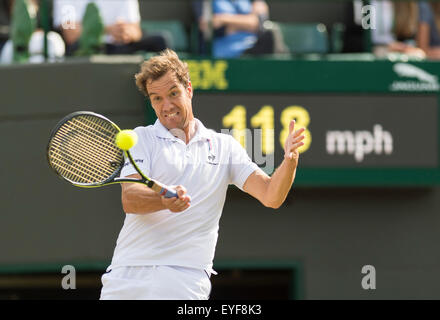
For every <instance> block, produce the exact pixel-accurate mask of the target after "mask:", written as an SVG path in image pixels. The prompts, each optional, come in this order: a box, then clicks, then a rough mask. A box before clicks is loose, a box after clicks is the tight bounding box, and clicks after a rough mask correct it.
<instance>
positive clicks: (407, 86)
mask: <svg viewBox="0 0 440 320" xmlns="http://www.w3.org/2000/svg"><path fill="white" fill-rule="evenodd" d="M393 71H394V72H395V73H397V75H398V76H399V77H402V78H416V79H417V80H418V81H414V80H405V81H403V80H398V81H394V82H393V83H392V84H391V86H390V90H391V91H437V90H439V87H440V86H439V83H438V77H437V76H435V75H432V74H430V73H428V72H426V71H425V70H423V69H420V68H419V67H416V66H413V65H412V64H409V63H403V62H399V63H396V64H394V65H393Z"/></svg>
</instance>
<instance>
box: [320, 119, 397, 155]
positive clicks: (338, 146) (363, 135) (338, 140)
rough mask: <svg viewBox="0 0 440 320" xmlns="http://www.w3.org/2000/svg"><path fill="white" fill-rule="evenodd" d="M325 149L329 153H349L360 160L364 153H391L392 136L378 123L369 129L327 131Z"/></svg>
mask: <svg viewBox="0 0 440 320" xmlns="http://www.w3.org/2000/svg"><path fill="white" fill-rule="evenodd" d="M326 149H327V153H329V154H335V153H337V154H340V155H343V154H350V155H353V156H354V158H355V160H356V162H362V161H363V160H364V157H365V155H368V154H371V153H374V154H377V155H381V154H387V155H389V154H391V153H393V136H392V135H391V133H390V132H388V131H384V130H383V128H382V126H381V125H380V124H376V125H374V127H373V132H370V131H354V132H353V131H348V130H345V131H327V135H326Z"/></svg>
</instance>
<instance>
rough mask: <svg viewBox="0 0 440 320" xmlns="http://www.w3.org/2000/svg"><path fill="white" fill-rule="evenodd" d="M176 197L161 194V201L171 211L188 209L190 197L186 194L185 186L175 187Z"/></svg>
mask: <svg viewBox="0 0 440 320" xmlns="http://www.w3.org/2000/svg"><path fill="white" fill-rule="evenodd" d="M175 190H176V192H177V196H178V197H177V198H176V197H173V198H165V197H164V196H162V197H161V198H162V203H163V204H164V206H165V207H166V208H167V209H168V210H170V211H172V212H181V211H184V210H186V209H188V208H189V207H190V205H191V197H190V196H189V195H187V194H186V188H185V187H183V186H177V187H175Z"/></svg>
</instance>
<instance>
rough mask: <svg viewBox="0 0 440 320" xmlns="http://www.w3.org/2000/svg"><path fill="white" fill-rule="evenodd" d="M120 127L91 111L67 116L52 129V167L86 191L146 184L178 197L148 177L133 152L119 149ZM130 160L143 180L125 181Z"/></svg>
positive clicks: (160, 192) (169, 195) (49, 145)
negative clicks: (126, 166) (117, 136)
mask: <svg viewBox="0 0 440 320" xmlns="http://www.w3.org/2000/svg"><path fill="white" fill-rule="evenodd" d="M120 131H121V129H119V127H118V126H117V125H116V124H115V123H113V122H112V121H110V120H109V119H107V118H106V117H104V116H102V115H100V114H97V113H94V112H88V111H79V112H74V113H71V114H69V115H67V116H66V117H64V118H63V119H62V120H61V121H60V122H59V123H58V124H57V125H56V126H55V128H54V129H53V130H52V132H51V135H50V139H49V144H48V146H47V159H48V161H49V165H50V167H51V168H52V169H53V170H54V171H55V172H56V173H57V174H58V175H59V176H60V177H61V178H63V179H64V180H66V181H68V182H70V183H71V184H73V185H74V186H77V187H83V188H92V187H102V186H106V185H110V184H114V183H126V182H130V183H133V182H135V183H143V184H145V185H147V186H148V187H150V188H151V189H153V190H154V191H156V192H157V193H159V194H160V195H163V196H165V197H166V198H173V197H177V193H176V191H175V190H172V189H168V188H166V187H165V186H163V185H161V184H160V183H159V182H157V181H154V180H152V179H150V178H148V177H147V176H146V175H145V174H144V173H143V172H142V171H141V170H140V169H139V167H138V166H137V165H136V163H135V161H134V160H133V157H132V156H131V154H130V152H129V151H123V150H121V149H119V148H118V147H117V146H116V143H115V138H116V135H117V134H118V133H119V132H120ZM124 153H125V158H128V160H129V161H130V163H131V164H132V165H133V167H134V168H135V169H136V171H137V172H138V173H139V175H140V176H141V179H134V178H133V179H132V178H121V177H119V176H120V173H121V170H122V167H123V166H124V164H125V159H124Z"/></svg>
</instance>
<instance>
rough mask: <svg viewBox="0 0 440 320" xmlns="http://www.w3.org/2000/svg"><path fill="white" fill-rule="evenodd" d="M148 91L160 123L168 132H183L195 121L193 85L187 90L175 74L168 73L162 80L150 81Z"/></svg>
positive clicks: (189, 85)
mask: <svg viewBox="0 0 440 320" xmlns="http://www.w3.org/2000/svg"><path fill="white" fill-rule="evenodd" d="M147 91H148V94H149V96H150V101H151V105H152V107H153V109H154V111H155V112H156V115H157V117H158V119H159V121H160V122H161V123H162V124H163V125H164V126H165V127H166V128H167V129H168V130H170V129H176V128H177V129H181V130H183V129H184V128H186V127H187V126H188V123H189V121H191V120H192V119H194V116H193V113H192V105H191V99H192V88H191V83H189V84H188V88H185V87H184V86H183V85H182V83H180V82H179V80H178V79H177V77H176V76H175V74H174V72H172V71H168V72H167V73H166V74H165V75H163V76H162V77H161V78H159V79H157V80H154V81H148V82H147Z"/></svg>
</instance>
